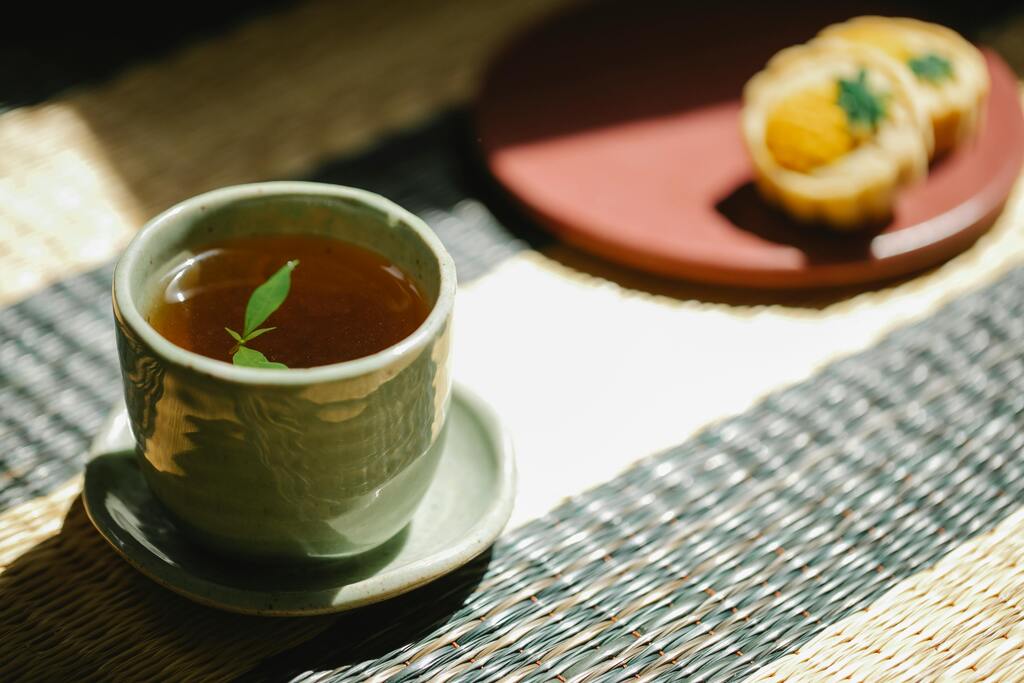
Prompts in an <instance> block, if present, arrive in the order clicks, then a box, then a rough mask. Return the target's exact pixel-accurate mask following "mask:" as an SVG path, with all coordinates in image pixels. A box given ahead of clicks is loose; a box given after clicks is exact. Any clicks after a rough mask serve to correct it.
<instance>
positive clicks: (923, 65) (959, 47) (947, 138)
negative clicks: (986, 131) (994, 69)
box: [820, 17, 989, 154]
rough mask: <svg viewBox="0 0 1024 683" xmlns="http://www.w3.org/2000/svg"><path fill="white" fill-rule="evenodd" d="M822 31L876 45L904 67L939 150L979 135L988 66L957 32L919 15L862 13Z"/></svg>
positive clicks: (828, 37)
mask: <svg viewBox="0 0 1024 683" xmlns="http://www.w3.org/2000/svg"><path fill="white" fill-rule="evenodd" d="M820 35H821V37H822V38H823V39H826V40H832V39H839V40H847V41H852V42H855V43H858V44H862V45H869V46H872V47H875V48H877V49H880V50H882V51H884V52H885V53H886V54H888V55H889V56H890V57H892V58H893V59H895V60H897V61H898V62H899V63H900V64H902V65H903V67H904V68H905V69H906V71H907V73H908V74H910V76H911V80H912V82H913V84H914V86H915V91H916V92H915V95H914V98H915V99H917V100H918V101H920V102H921V104H922V105H923V107H924V109H925V111H926V112H927V114H928V117H929V118H930V119H931V123H932V130H933V134H934V137H935V154H940V153H942V152H946V151H949V150H950V149H952V148H953V147H955V146H956V145H958V144H960V143H961V142H963V141H964V140H966V139H967V138H968V137H970V136H971V135H972V134H973V133H974V131H975V129H976V128H977V126H978V124H979V122H980V121H981V112H982V109H983V106H984V103H985V98H986V96H987V95H988V89H989V78H988V69H987V67H986V65H985V58H984V57H983V56H982V54H981V52H980V51H979V50H978V49H977V48H976V47H974V46H973V45H971V44H970V43H969V42H967V41H966V40H964V39H963V38H962V37H961V36H960V34H958V33H957V32H956V31H953V30H950V29H948V28H946V27H944V26H939V25H937V24H930V23H927V22H924V21H918V20H917V19H901V18H889V17H857V18H856V19H851V20H849V21H846V22H843V23H841V24H834V25H832V26H829V27H828V28H826V29H825V30H823V31H822V32H821V34H820Z"/></svg>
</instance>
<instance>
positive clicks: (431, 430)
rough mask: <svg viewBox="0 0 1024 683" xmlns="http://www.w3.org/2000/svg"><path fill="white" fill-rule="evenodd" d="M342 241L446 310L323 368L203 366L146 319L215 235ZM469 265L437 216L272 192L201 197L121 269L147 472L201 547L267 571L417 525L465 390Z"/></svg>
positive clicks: (166, 216)
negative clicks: (454, 336)
mask: <svg viewBox="0 0 1024 683" xmlns="http://www.w3.org/2000/svg"><path fill="white" fill-rule="evenodd" d="M282 233H289V234H290V233H303V234H314V235H324V236H330V237H335V238H339V239H343V240H346V241H348V242H352V243H355V244H357V245H360V246H363V247H367V248H370V249H372V250H374V251H376V252H378V253H380V254H382V255H383V256H385V257H386V258H388V259H389V260H390V261H391V262H393V263H395V264H396V265H398V266H399V267H401V268H402V269H403V270H404V271H405V272H406V273H408V274H410V275H411V276H412V277H413V278H415V280H416V281H417V282H418V283H419V284H420V286H421V288H422V291H423V292H424V293H425V295H426V297H427V299H428V302H429V303H430V304H431V305H432V308H431V311H430V313H429V315H428V316H427V318H426V320H425V321H424V322H423V324H422V325H420V327H419V328H417V329H416V330H415V331H414V332H413V333H412V334H411V335H410V336H408V337H406V338H405V339H403V340H402V341H400V342H399V343H397V344H395V345H393V346H391V347H389V348H386V349H384V350H383V351H380V352H378V353H375V354H373V355H370V356H366V357H364V358H359V359H356V360H352V361H348V362H344V363H337V364H334V365H325V366H321V367H314V368H295V369H283V370H282V369H262V368H248V367H239V366H235V365H232V364H230V363H227V362H222V361H218V360H214V359H212V358H207V357H205V356H201V355H198V354H196V353H192V352H190V351H187V350H185V349H183V348H181V347H179V346H176V345H174V344H172V343H171V342H169V341H168V340H166V339H165V338H163V337H162V336H161V335H160V334H159V333H158V332H157V331H156V330H155V329H154V328H153V327H152V326H151V325H150V324H149V323H148V322H147V315H148V314H149V311H150V309H151V306H152V305H153V303H154V302H155V301H156V297H158V296H160V295H161V287H160V283H161V280H162V278H163V276H164V275H165V274H166V273H167V272H168V271H169V269H171V268H173V267H174V266H176V265H179V264H181V263H182V262H183V261H184V260H185V259H187V258H188V257H189V255H190V254H192V253H194V252H195V251H196V250H197V249H200V248H202V247H203V245H204V244H206V243H209V242H211V241H214V240H222V239H225V238H229V237H234V236H247V235H258V234H282ZM454 298H455V265H454V263H453V262H452V259H451V256H450V255H449V254H448V253H447V252H446V251H445V249H444V247H443V246H442V245H441V242H440V240H438V238H437V237H436V236H435V235H434V233H433V232H432V231H431V230H430V228H428V227H427V225H426V224H425V223H423V221H421V220H420V219H419V218H417V217H416V216H414V215H412V214H411V213H409V212H408V211H405V210H403V209H402V208H400V207H399V206H397V205H395V204H393V203H392V202H390V201H388V200H386V199H384V198H383V197H380V196H377V195H375V194H372V193H370V192H365V191H363V190H357V189H353V188H348V187H341V186H337V185H325V184H318V183H302V182H273V183H259V184H253V185H241V186H237V187H229V188H224V189H221V190H216V191H213V192H209V193H207V194H203V195H200V196H198V197H194V198H192V199H189V200H187V201H184V202H182V203H181V204H178V205H177V206H174V207H173V208H171V209H169V210H167V211H165V212H164V213H162V214H160V215H159V216H157V217H156V218H154V219H153V220H151V221H150V222H149V223H147V224H146V225H145V227H143V229H142V230H141V232H139V233H138V235H137V236H136V237H135V239H134V240H133V241H132V242H131V244H130V245H129V246H128V248H127V250H126V251H125V252H124V255H123V256H122V257H121V260H120V261H119V262H118V264H117V268H116V270H115V271H114V288H113V301H114V315H115V318H116V323H117V343H118V353H119V356H120V362H121V371H122V375H123V379H124V393H125V400H126V403H127V406H128V414H129V418H130V422H131V428H132V432H133V434H134V436H135V441H136V444H137V448H136V453H137V456H138V462H139V466H140V468H141V469H142V472H143V474H144V476H145V479H146V481H147V482H148V484H149V486H150V488H151V489H152V491H153V493H154V494H155V496H156V498H157V499H158V500H159V501H161V502H162V503H163V505H164V506H165V508H166V509H167V511H169V512H170V514H171V516H172V517H173V518H174V519H175V520H176V522H177V523H178V526H179V527H180V528H181V529H182V530H183V531H184V532H185V533H187V534H189V535H190V536H192V537H193V538H194V539H195V540H197V541H199V542H201V543H203V544H204V545H206V546H208V547H210V548H212V549H214V550H216V551H219V552H221V553H224V554H229V555H233V556H242V557H248V558H256V559H264V560H272V561H273V560H281V561H288V560H295V559H300V558H301V559H308V558H335V557H344V556H348V555H354V554H358V553H361V552H364V551H366V550H369V549H371V548H374V547H376V546H378V545H380V544H382V543H383V542H385V541H387V540H388V539H390V538H392V537H393V536H395V535H396V534H397V533H398V532H399V531H401V530H402V528H403V527H404V526H405V525H406V524H407V523H408V522H409V519H410V518H411V516H412V514H413V512H414V511H415V508H416V506H417V504H418V503H419V501H420V499H421V498H422V496H423V494H424V493H425V492H426V490H427V487H428V485H429V484H430V482H431V479H432V478H433V475H434V471H435V469H436V466H437V463H438V459H439V457H440V454H441V450H442V448H443V443H444V435H445V424H446V417H447V412H448V406H449V400H450V395H451V381H450V372H449V341H450V332H449V331H450V326H451V317H452V306H453V303H454Z"/></svg>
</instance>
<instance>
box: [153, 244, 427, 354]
mask: <svg viewBox="0 0 1024 683" xmlns="http://www.w3.org/2000/svg"><path fill="white" fill-rule="evenodd" d="M291 260H298V261H299V265H298V266H296V267H295V269H294V270H293V271H292V272H291V287H290V289H289V291H288V295H287V297H286V298H285V300H284V303H282V304H281V306H280V308H278V309H277V310H276V311H274V313H272V314H271V315H270V317H269V319H267V320H266V322H264V323H263V324H262V325H261V327H274V328H275V329H273V330H272V331H270V332H266V333H264V334H261V335H260V336H259V337H257V338H255V339H252V340H251V341H249V342H247V343H246V346H248V347H251V348H252V349H255V350H257V351H260V352H261V353H263V355H265V356H266V357H267V359H269V360H270V361H274V362H278V363H284V364H285V365H287V366H288V367H289V368H308V367H313V366H316V365H328V364H330V363H340V362H342V361H346V360H352V359H353V358H361V357H363V356H368V355H370V354H373V353H376V352H377V351H381V350H383V349H385V348H387V347H389V346H391V345H392V344H395V343H396V342H399V341H401V340H402V339H403V338H405V337H407V336H409V334H411V333H412V332H413V331H414V330H415V329H416V328H417V327H419V325H420V324H421V323H422V322H423V321H424V320H425V319H426V317H427V314H428V313H429V312H430V307H429V305H428V303H427V301H426V299H425V297H424V296H423V293H422V292H421V291H420V289H419V286H418V285H417V284H416V283H415V282H414V281H413V280H412V278H410V277H409V276H408V275H407V274H406V273H404V272H403V271H402V270H401V269H400V268H398V267H397V266H396V265H394V264H393V263H391V262H389V261H388V260H387V259H385V258H384V257H383V256H381V255H379V254H377V253H375V252H372V251H369V250H367V249H364V248H362V247H358V246H356V245H354V244H349V243H347V242H342V241H339V240H334V239H330V238H326V237H315V236H312V235H273V236H269V235H268V236H258V237H244V238H234V239H230V240H224V241H221V242H214V243H211V244H208V245H206V247H205V248H204V249H203V250H202V251H201V252H200V253H197V254H196V255H195V256H194V257H193V258H190V259H188V260H187V261H186V262H185V263H183V264H181V266H179V267H177V268H175V269H174V270H173V271H172V272H171V273H170V274H169V275H168V277H167V278H166V280H165V281H164V283H163V285H162V289H163V292H162V296H158V297H157V300H156V301H155V302H154V304H153V306H152V308H151V310H150V313H149V316H148V320H149V322H150V324H151V325H153V327H154V328H156V330H157V331H158V332H159V333H160V334H161V335H163V336H164V337H166V338H167V339H168V340H169V341H171V342H173V343H175V344H177V345H178V346H181V347H183V348H185V349H188V350H189V351H194V352H195V353H200V354H202V355H204V356H209V357H210V358H216V359H217V360H222V361H226V362H228V363H230V362H232V351H233V350H234V349H235V348H236V342H235V340H234V339H232V338H231V336H229V334H228V333H227V332H226V331H225V329H224V328H225V327H229V328H231V329H233V330H238V331H241V330H242V327H243V319H244V318H245V310H246V305H247V303H248V301H249V298H250V296H251V295H252V294H253V291H254V290H255V289H256V288H257V287H259V286H260V285H261V284H263V283H264V282H266V281H267V279H268V278H270V276H272V275H274V273H276V272H277V271H278V270H279V269H280V268H281V267H282V266H284V265H285V263H287V262H288V261H291Z"/></svg>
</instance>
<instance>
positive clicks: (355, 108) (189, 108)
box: [0, 0, 565, 303]
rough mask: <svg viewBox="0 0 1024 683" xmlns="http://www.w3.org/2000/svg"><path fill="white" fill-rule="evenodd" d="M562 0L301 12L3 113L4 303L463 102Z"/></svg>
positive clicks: (411, 2) (0, 282) (333, 5)
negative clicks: (170, 215) (233, 193)
mask: <svg viewBox="0 0 1024 683" xmlns="http://www.w3.org/2000/svg"><path fill="white" fill-rule="evenodd" d="M564 4H565V2H564V0H562V1H561V2H560V1H559V0H516V2H495V3H487V5H486V7H483V6H480V7H476V8H473V11H470V8H469V7H467V5H466V3H464V2H461V1H460V0H400V1H398V2H383V3H377V2H330V1H328V0H321V1H320V2H311V3H306V4H301V5H299V6H297V7H294V8H293V9H289V10H288V11H285V12H281V13H277V14H273V15H270V16H267V17H262V18H259V19H256V20H254V21H251V22H249V23H247V24H245V25H243V26H241V27H240V28H238V29H236V30H234V31H232V32H230V33H228V34H227V35H223V36H220V37H218V38H217V39H216V40H212V41H208V42H204V43H200V44H197V45H195V46H192V47H190V48H188V49H185V50H183V51H181V52H179V53H177V54H175V55H174V56H172V57H171V58H169V59H167V60H165V61H162V62H158V63H155V64H147V65H142V66H138V67H135V68H132V69H130V70H129V71H127V72H126V73H124V74H122V75H121V76H119V77H118V78H116V79H114V80H113V81H111V82H109V83H107V84H104V85H102V86H99V87H96V88H91V89H85V90H78V91H72V92H69V93H67V94H65V95H64V96H61V97H58V98H55V99H52V100H50V101H48V102H45V103H43V104H40V105H36V106H30V107H22V108H19V109H14V110H11V111H8V112H5V113H2V114H0V150H2V154H0V303H4V302H9V301H12V300H14V299H16V298H18V297H20V296H24V295H25V294H28V293H30V292H32V291H35V290H38V289H39V288H40V287H42V286H44V285H45V284H47V283H48V282H52V281H53V280H55V279H57V278H61V277H66V276H67V275H68V274H69V273H70V272H75V271H79V270H82V269H84V268H87V267H89V266H95V265H98V264H100V263H103V262H105V261H107V260H108V259H110V258H111V257H113V256H114V255H115V254H116V253H117V252H118V251H119V250H120V249H121V247H123V246H124V244H125V243H126V242H127V240H128V239H129V238H130V237H131V235H132V233H133V232H134V231H135V230H136V229H137V228H138V227H139V226H141V225H142V223H143V222H144V221H145V220H146V219H147V218H149V217H150V216H152V215H154V214H156V213H158V212H160V211H162V210H163V209H165V208H167V207H168V206H170V205H172V204H174V203H176V202H178V201H180V200H182V199H185V198H187V197H190V196H192V195H195V194H198V193H200V192H203V191H205V190H209V189H212V188H215V187H219V186H223V185H231V184H235V183H241V182H249V181H256V180H265V179H268V178H281V177H289V176H292V175H294V174H297V173H302V172H306V171H308V169H309V168H311V167H313V166H314V165H315V164H317V163H318V162H321V161H323V160H325V159H329V158H331V157H334V156H337V155H338V154H340V153H342V152H346V151H351V150H353V149H355V148H358V147H360V146H364V145H366V144H368V143H369V142H370V141H372V140H374V139H377V138H379V137H381V136H383V135H385V134H387V133H389V132H392V131H395V130H397V129H399V128H401V127H403V126H407V125H409V124H411V123H414V122H417V121H420V120H422V119H423V118H424V117H426V116H429V115H431V114H433V113H436V112H437V111H439V110H441V109H444V108H445V107H448V106H450V105H452V104H453V103H457V102H463V101H465V100H466V99H467V98H468V97H469V96H470V95H471V93H472V92H473V90H474V88H475V86H476V81H477V78H478V77H479V72H480V70H481V69H482V67H483V66H484V65H485V64H486V62H487V59H488V57H489V56H490V55H491V53H492V52H493V51H494V50H495V49H496V48H497V46H498V45H499V44H500V43H501V42H502V41H503V40H505V39H507V37H508V36H509V35H510V34H511V33H513V32H515V31H516V30H518V29H520V28H521V27H522V26H523V24H524V23H525V22H528V21H530V20H535V19H536V18H537V17H538V15H540V14H542V13H544V12H546V11H550V10H551V9H552V8H554V7H557V6H559V5H564Z"/></svg>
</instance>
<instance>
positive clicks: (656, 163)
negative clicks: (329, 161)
mask: <svg viewBox="0 0 1024 683" xmlns="http://www.w3.org/2000/svg"><path fill="white" fill-rule="evenodd" d="M682 4H683V3H678V4H676V5H671V4H643V5H636V4H630V5H627V6H616V5H612V6H608V5H601V6H598V7H596V8H590V9H586V10H583V11H581V12H578V13H576V14H570V15H565V16H561V17H558V18H556V19H554V20H552V21H549V22H548V23H546V24H544V25H542V26H540V27H538V28H536V29H535V30H533V31H532V32H530V33H528V34H526V35H524V36H523V37H522V38H520V39H519V40H518V41H516V42H514V43H513V44H512V45H510V46H509V48H508V49H507V50H506V51H505V52H504V53H503V54H501V55H500V56H499V58H498V59H497V60H496V62H495V63H494V64H493V66H492V68H491V70H490V71H489V74H488V76H487V79H486V83H485V86H484V88H483V91H482V93H481V96H480V99H479V102H478V108H477V128H478V133H479V137H480V142H481V145H482V148H483V152H484V156H485V159H486V162H487V164H488V166H489V167H490V169H491V171H492V173H493V174H494V176H495V177H496V178H497V179H498V180H499V182H500V183H501V184H502V185H503V186H504V187H505V188H506V189H507V190H508V191H509V192H510V193H511V194H512V195H513V196H514V197H515V198H516V199H518V200H519V202H520V203H521V204H523V205H524V206H525V207H526V208H527V210H528V211H529V212H530V213H531V214H532V215H534V216H535V217H536V218H537V219H538V220H539V221H540V222H541V223H542V224H543V225H545V226H546V227H548V228H549V229H550V230H551V231H553V232H554V233H556V234H557V235H559V236H560V237H562V238H563V239H564V240H566V241H567V242H570V243H572V244H574V245H577V246H578V247H580V248H582V249H585V250H588V251H592V252H594V253H597V254H599V255H601V256H603V257H605V258H607V259H610V260H612V261H617V262H619V263H623V264H627V265H630V266H634V267H637V268H640V269H644V270H647V271H651V272H655V273H660V274H663V275H669V276H676V277H683V278H689V279H693V280H701V281H707V282H715V283H723V284H732V285H742V286H764V287H785V288H801V287H817V286H826V285H840V284H852V283H863V282H870V281H875V280H882V279H886V278H891V277H895V276H899V275H904V274H907V273H910V272H913V271H916V270H919V269H922V268H925V267H928V266H930V265H934V264H936V263H939V262H941V261H943V260H945V259H947V258H949V257H951V256H953V255H954V254H956V253H958V252H960V251H962V250H963V249H965V248H966V247H968V246H969V245H970V244H971V243H972V242H973V241H974V240H975V239H976V238H977V237H978V236H979V235H980V234H981V233H982V232H983V231H984V230H985V229H987V228H988V226H989V225H990V224H991V223H992V221H993V220H994V218H995V216H996V215H998V213H999V211H1000V209H1001V207H1002V205H1003V202H1004V201H1005V199H1006V197H1007V195H1008V194H1009V192H1010V190H1011V188H1012V186H1013V184H1014V182H1015V180H1016V178H1017V176H1018V173H1019V171H1020V166H1021V160H1022V157H1024V118H1022V116H1021V107H1020V99H1019V92H1018V88H1017V81H1016V78H1015V77H1014V75H1013V73H1012V72H1011V71H1010V69H1009V68H1008V67H1007V66H1006V64H1005V63H1004V62H1003V61H1002V60H1001V59H1000V58H999V57H998V56H996V55H995V54H994V53H992V52H988V51H986V59H987V60H988V66H989V71H990V73H991V76H992V93H991V96H990V98H989V103H988V108H987V113H986V119H985V125H984V128H983V129H982V131H981V133H980V134H979V135H978V136H977V137H976V138H975V139H974V140H973V141H972V142H971V143H970V144H968V145H966V146H964V147H962V148H961V149H958V150H957V151H956V152H955V153H953V154H951V155H949V156H947V157H946V158H944V159H942V160H940V161H938V162H936V163H935V164H934V165H933V168H932V170H931V173H930V174H929V176H928V179H927V180H926V181H924V182H923V183H921V184H919V185H916V186H914V187H911V188H908V189H906V190H905V191H904V192H903V193H902V194H901V197H900V200H899V202H898V205H897V207H896V211H895V214H894V217H893V220H892V222H891V223H890V224H889V225H886V226H884V227H883V228H881V229H878V230H874V231H871V232H869V233H861V234H857V235H854V236H844V235H836V234H833V233H829V232H827V231H825V230H823V229H820V228H818V229H814V228H809V227H804V226H799V225H796V224H794V223H792V222H790V221H789V220H787V219H786V218H785V217H784V216H782V215H781V214H780V213H778V212H776V211H774V210H773V209H771V208H770V207H768V206H767V205H766V204H765V203H764V202H762V201H761V199H760V198H759V197H758V196H757V193H756V191H755V190H754V188H753V186H752V184H751V178H752V174H751V168H750V162H749V160H748V157H747V153H746V150H745V148H744V145H743V142H742V140H741V138H740V134H739V121H738V115H739V108H740V103H739V100H738V97H739V94H740V91H741V89H742V87H743V84H744V82H745V81H746V80H747V79H748V78H749V77H750V76H751V75H752V74H753V73H755V72H756V71H757V70H758V69H760V68H761V66H763V64H764V63H765V61H766V60H767V59H768V57H770V56H771V55H772V54H773V53H774V52H775V51H776V50H778V49H779V48H781V47H783V46H786V45H790V44H793V43H797V42H802V41H804V40H806V39H807V38H809V37H810V36H812V35H813V34H814V33H815V32H816V31H817V29H819V28H821V27H822V26H824V25H826V24H827V23H829V22H831V21H835V20H837V19H842V18H845V17H847V16H850V15H851V14H853V13H854V12H847V13H845V14H840V15H837V14H836V12H837V11H838V10H836V8H835V7H834V6H829V7H824V8H823V7H820V5H828V3H817V5H814V4H812V5H809V6H808V7H807V8H805V9H804V10H803V11H801V12H798V13H793V14H790V15H786V14H784V13H779V12H774V13H773V12H772V11H771V8H770V7H758V6H756V5H755V6H752V7H751V8H750V9H749V10H741V9H735V10H733V11H722V10H718V13H717V14H715V13H707V12H705V13H702V14H700V15H695V14H693V12H694V10H693V9H692V8H689V9H688V8H685V7H681V6H680V5H682ZM816 7H817V9H816ZM888 13H889V14H894V12H888Z"/></svg>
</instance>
